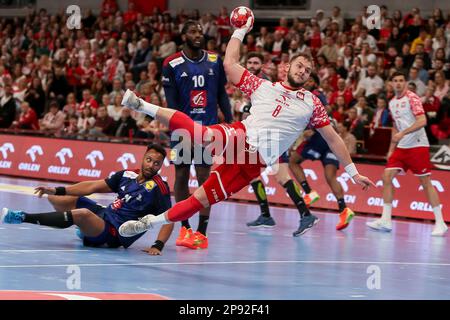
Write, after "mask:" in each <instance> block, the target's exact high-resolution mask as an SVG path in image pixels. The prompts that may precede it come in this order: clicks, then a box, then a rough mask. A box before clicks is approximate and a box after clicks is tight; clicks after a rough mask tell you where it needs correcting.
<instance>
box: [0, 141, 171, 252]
mask: <svg viewBox="0 0 450 320" xmlns="http://www.w3.org/2000/svg"><path fill="white" fill-rule="evenodd" d="M165 157H166V151H165V149H164V148H163V147H161V146H160V145H156V144H152V145H149V146H148V147H147V151H146V152H145V154H144V158H143V161H142V166H141V169H140V170H135V171H130V170H123V171H118V172H116V173H115V174H113V175H112V176H111V177H109V178H107V179H104V180H95V181H84V182H80V183H77V184H74V185H71V186H67V187H56V188H54V187H41V186H39V187H37V188H36V189H35V193H37V194H38V196H39V197H42V196H43V195H44V194H46V195H48V200H49V201H50V203H51V204H52V205H53V207H54V208H55V210H56V212H48V213H35V214H30V213H26V212H23V211H13V210H10V209H7V208H3V210H2V212H1V213H0V223H9V224H19V223H32V224H39V225H44V226H49V227H54V228H68V227H70V226H72V225H76V226H78V228H79V229H78V230H77V235H78V236H79V237H80V238H81V239H82V240H83V244H84V245H85V246H103V245H106V246H108V247H110V248H118V247H120V246H123V247H125V248H128V247H129V246H130V245H131V244H132V243H133V242H135V241H136V240H137V239H139V238H140V237H141V236H142V235H143V233H141V234H139V235H136V236H134V237H130V238H124V237H122V236H120V235H119V232H118V229H119V226H120V225H121V224H122V223H124V222H126V221H128V220H138V219H139V218H141V217H143V216H145V215H147V214H149V213H150V212H151V213H155V214H160V213H163V212H164V211H166V210H168V209H169V208H171V206H172V205H171V201H170V190H169V186H168V184H167V183H166V182H165V181H163V180H162V178H161V177H160V176H159V175H158V171H159V170H160V169H161V166H162V164H163V161H164V158H165ZM109 192H114V193H117V198H116V199H115V200H114V202H113V203H111V204H110V205H108V206H107V207H104V206H102V205H100V204H98V203H96V202H94V201H92V200H91V199H89V198H87V197H86V196H87V195H90V194H93V193H109ZM172 230H173V224H167V225H164V226H162V227H161V230H160V232H159V234H158V238H157V240H156V241H155V243H154V244H153V245H152V247H150V248H148V249H145V251H146V252H148V253H149V254H151V255H159V254H161V251H162V249H163V247H164V244H165V243H166V241H167V240H168V239H169V237H170V235H171V233H172Z"/></svg>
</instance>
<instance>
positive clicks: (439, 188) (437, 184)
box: [419, 179, 445, 192]
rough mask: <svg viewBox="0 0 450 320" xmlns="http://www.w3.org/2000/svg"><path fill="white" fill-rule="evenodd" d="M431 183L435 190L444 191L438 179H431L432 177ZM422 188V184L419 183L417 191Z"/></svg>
mask: <svg viewBox="0 0 450 320" xmlns="http://www.w3.org/2000/svg"><path fill="white" fill-rule="evenodd" d="M431 184H432V185H433V187H435V188H436V190H437V191H439V192H444V191H445V189H444V187H443V186H442V184H441V182H440V181H439V180H433V179H432V180H431ZM422 190H423V186H422V185H421V186H420V187H419V191H422Z"/></svg>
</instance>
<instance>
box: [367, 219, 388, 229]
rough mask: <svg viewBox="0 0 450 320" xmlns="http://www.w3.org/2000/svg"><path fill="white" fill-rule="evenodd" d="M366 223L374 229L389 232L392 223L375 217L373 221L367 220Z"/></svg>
mask: <svg viewBox="0 0 450 320" xmlns="http://www.w3.org/2000/svg"><path fill="white" fill-rule="evenodd" d="M366 225H367V226H368V227H369V228H371V229H374V230H378V231H384V232H391V231H392V223H391V222H390V221H385V220H383V219H377V220H374V221H369V222H367V223H366Z"/></svg>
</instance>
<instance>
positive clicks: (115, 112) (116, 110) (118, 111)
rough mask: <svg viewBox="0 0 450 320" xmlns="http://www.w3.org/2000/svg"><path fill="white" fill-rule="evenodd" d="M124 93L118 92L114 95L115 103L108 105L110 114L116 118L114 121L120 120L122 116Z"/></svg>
mask: <svg viewBox="0 0 450 320" xmlns="http://www.w3.org/2000/svg"><path fill="white" fill-rule="evenodd" d="M122 97H123V95H122V94H118V95H116V96H115V97H114V100H112V101H113V102H114V104H112V105H108V106H107V111H108V116H110V117H111V118H113V119H114V121H119V119H120V117H121V116H122Z"/></svg>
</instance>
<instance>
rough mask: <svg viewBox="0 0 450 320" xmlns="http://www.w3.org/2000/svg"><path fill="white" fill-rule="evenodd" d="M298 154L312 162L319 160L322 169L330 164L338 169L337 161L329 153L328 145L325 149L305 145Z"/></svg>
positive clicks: (308, 144)
mask: <svg viewBox="0 0 450 320" xmlns="http://www.w3.org/2000/svg"><path fill="white" fill-rule="evenodd" d="M299 154H300V155H301V157H302V158H303V159H307V160H312V161H314V160H320V161H321V162H322V165H323V166H324V167H325V166H326V165H329V164H330V165H333V166H335V167H336V168H338V169H339V160H338V159H337V158H336V156H335V155H334V153H333V152H331V150H330V148H329V147H328V145H326V147H325V146H317V145H313V144H311V143H306V144H305V145H304V146H303V149H302V150H301V152H300V153H299Z"/></svg>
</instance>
